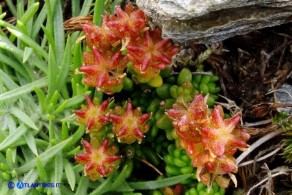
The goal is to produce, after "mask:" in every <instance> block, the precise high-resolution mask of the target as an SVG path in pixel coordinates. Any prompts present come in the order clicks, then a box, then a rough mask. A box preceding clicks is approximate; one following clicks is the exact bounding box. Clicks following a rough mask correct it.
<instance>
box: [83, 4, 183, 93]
mask: <svg viewBox="0 0 292 195" xmlns="http://www.w3.org/2000/svg"><path fill="white" fill-rule="evenodd" d="M115 11H116V14H115V15H109V16H108V15H105V16H104V17H103V21H102V25H101V27H99V26H96V25H94V24H93V23H87V24H84V25H83V27H82V28H83V31H84V32H85V36H86V44H87V46H88V47H89V49H90V51H87V52H84V54H83V58H84V63H83V65H82V67H80V69H79V72H82V73H84V74H85V78H84V83H85V84H86V85H89V86H91V87H96V88H97V89H98V90H100V91H102V92H104V93H106V94H113V93H115V92H120V91H121V90H122V87H123V78H124V77H125V76H126V71H125V69H126V68H127V64H129V62H132V63H131V64H132V67H131V70H133V75H134V76H135V78H136V80H137V81H139V82H149V81H150V80H151V79H153V78H154V77H155V76H158V75H159V72H160V70H162V69H164V68H166V67H167V66H169V65H170V64H171V59H172V57H173V56H174V55H175V54H176V53H177V52H178V48H177V47H175V46H173V45H172V43H171V41H170V40H169V39H163V38H162V37H161V31H160V30H159V29H155V30H149V27H147V22H148V17H147V16H146V15H145V14H144V12H143V11H142V10H140V9H136V8H135V7H134V6H132V5H127V6H125V9H124V10H122V9H121V8H116V10H115Z"/></svg>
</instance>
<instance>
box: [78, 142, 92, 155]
mask: <svg viewBox="0 0 292 195" xmlns="http://www.w3.org/2000/svg"><path fill="white" fill-rule="evenodd" d="M81 143H82V145H83V147H84V149H85V151H86V153H88V154H91V151H92V147H91V145H90V143H89V142H87V141H86V140H82V141H81Z"/></svg>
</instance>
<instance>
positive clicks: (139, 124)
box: [109, 100, 151, 144]
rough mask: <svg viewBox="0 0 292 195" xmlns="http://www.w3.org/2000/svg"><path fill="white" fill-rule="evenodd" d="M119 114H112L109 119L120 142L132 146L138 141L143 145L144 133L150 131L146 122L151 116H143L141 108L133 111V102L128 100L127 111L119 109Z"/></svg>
mask: <svg viewBox="0 0 292 195" xmlns="http://www.w3.org/2000/svg"><path fill="white" fill-rule="evenodd" d="M116 110H118V111H116V113H117V112H118V113H117V114H110V115H109V118H110V120H111V121H112V122H113V132H114V133H115V134H116V136H117V138H118V141H119V142H123V143H127V144H131V143H133V142H135V141H136V140H138V142H139V143H141V141H142V139H143V138H144V133H146V132H147V131H148V130H149V125H148V124H146V121H147V120H148V119H149V118H150V117H151V114H148V113H147V114H142V113H141V109H140V108H136V109H135V110H134V109H133V105H132V102H131V101H130V100H128V102H127V106H126V110H123V111H121V108H120V107H119V108H117V109H116Z"/></svg>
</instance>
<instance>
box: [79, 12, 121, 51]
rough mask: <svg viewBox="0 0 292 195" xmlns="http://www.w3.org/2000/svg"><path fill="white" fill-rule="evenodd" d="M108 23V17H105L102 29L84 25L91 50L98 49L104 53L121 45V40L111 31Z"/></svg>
mask: <svg viewBox="0 0 292 195" xmlns="http://www.w3.org/2000/svg"><path fill="white" fill-rule="evenodd" d="M107 22H108V17H107V16H104V18H103V22H102V25H101V27H99V26H96V25H94V24H92V23H88V24H83V25H82V29H83V31H84V32H85V36H86V45H87V46H88V47H89V48H90V49H93V47H97V48H98V49H100V50H102V51H107V50H110V49H111V48H112V47H116V46H118V45H119V44H120V43H121V41H120V39H119V38H118V37H117V36H116V35H115V34H114V33H113V32H112V31H111V30H110V29H109V27H108V26H107V24H106V23H107Z"/></svg>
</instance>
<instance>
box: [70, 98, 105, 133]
mask: <svg viewBox="0 0 292 195" xmlns="http://www.w3.org/2000/svg"><path fill="white" fill-rule="evenodd" d="M85 99H86V104H87V106H84V105H83V106H82V107H81V110H76V111H75V114H76V115H77V117H78V118H77V122H79V123H80V124H83V125H85V126H86V132H87V133H89V131H91V130H96V131H99V130H100V129H101V128H102V127H103V126H104V125H106V124H107V123H108V122H109V118H108V116H107V112H106V110H107V106H108V104H109V102H110V100H109V99H108V100H105V101H104V102H103V103H102V104H100V105H95V104H94V103H93V101H92V100H91V99H90V97H89V96H88V95H86V96H85Z"/></svg>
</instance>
